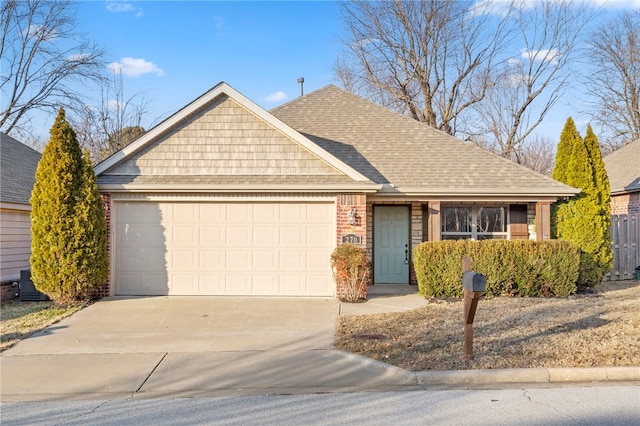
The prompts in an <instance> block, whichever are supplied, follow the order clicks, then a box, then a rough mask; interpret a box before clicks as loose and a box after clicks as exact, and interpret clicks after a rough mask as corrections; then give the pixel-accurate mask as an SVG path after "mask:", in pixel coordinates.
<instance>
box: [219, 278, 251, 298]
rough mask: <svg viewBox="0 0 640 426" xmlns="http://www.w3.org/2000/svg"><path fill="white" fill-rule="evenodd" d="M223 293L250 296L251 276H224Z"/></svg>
mask: <svg viewBox="0 0 640 426" xmlns="http://www.w3.org/2000/svg"><path fill="white" fill-rule="evenodd" d="M225 293H227V294H234V295H238V296H245V295H250V294H251V276H250V275H248V274H242V275H240V274H226V275H225Z"/></svg>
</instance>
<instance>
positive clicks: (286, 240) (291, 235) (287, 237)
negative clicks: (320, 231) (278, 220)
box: [280, 226, 306, 247]
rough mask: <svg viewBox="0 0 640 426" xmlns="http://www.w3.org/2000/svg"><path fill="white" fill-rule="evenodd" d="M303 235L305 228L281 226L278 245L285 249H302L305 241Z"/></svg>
mask: <svg viewBox="0 0 640 426" xmlns="http://www.w3.org/2000/svg"><path fill="white" fill-rule="evenodd" d="M305 235H306V232H305V228H304V227H302V226H282V227H280V244H281V245H282V246H285V247H287V246H296V247H302V246H303V244H304V243H305V241H306V238H305Z"/></svg>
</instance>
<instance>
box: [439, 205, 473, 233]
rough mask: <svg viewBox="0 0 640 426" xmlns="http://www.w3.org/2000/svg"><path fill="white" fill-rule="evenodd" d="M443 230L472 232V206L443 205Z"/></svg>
mask: <svg viewBox="0 0 640 426" xmlns="http://www.w3.org/2000/svg"><path fill="white" fill-rule="evenodd" d="M442 232H471V207H443V208H442Z"/></svg>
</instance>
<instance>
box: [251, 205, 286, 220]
mask: <svg viewBox="0 0 640 426" xmlns="http://www.w3.org/2000/svg"><path fill="white" fill-rule="evenodd" d="M279 215H280V206H279V205H277V204H254V205H253V210H252V219H253V221H255V222H259V223H274V222H276V221H277V220H278V217H279Z"/></svg>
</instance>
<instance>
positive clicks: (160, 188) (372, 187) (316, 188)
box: [98, 183, 382, 194]
mask: <svg viewBox="0 0 640 426" xmlns="http://www.w3.org/2000/svg"><path fill="white" fill-rule="evenodd" d="M381 188H382V185H376V184H362V183H353V184H346V185H338V186H337V185H304V184H297V185H296V184H290V185H287V184H280V185H278V184H269V185H255V184H247V185H215V184H204V185H193V184H191V185H186V184H98V189H99V190H100V191H101V192H188V193H195V192H242V193H250V192H254V193H255V192H346V193H367V194H374V193H376V192H378V191H379V190H380V189H381Z"/></svg>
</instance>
